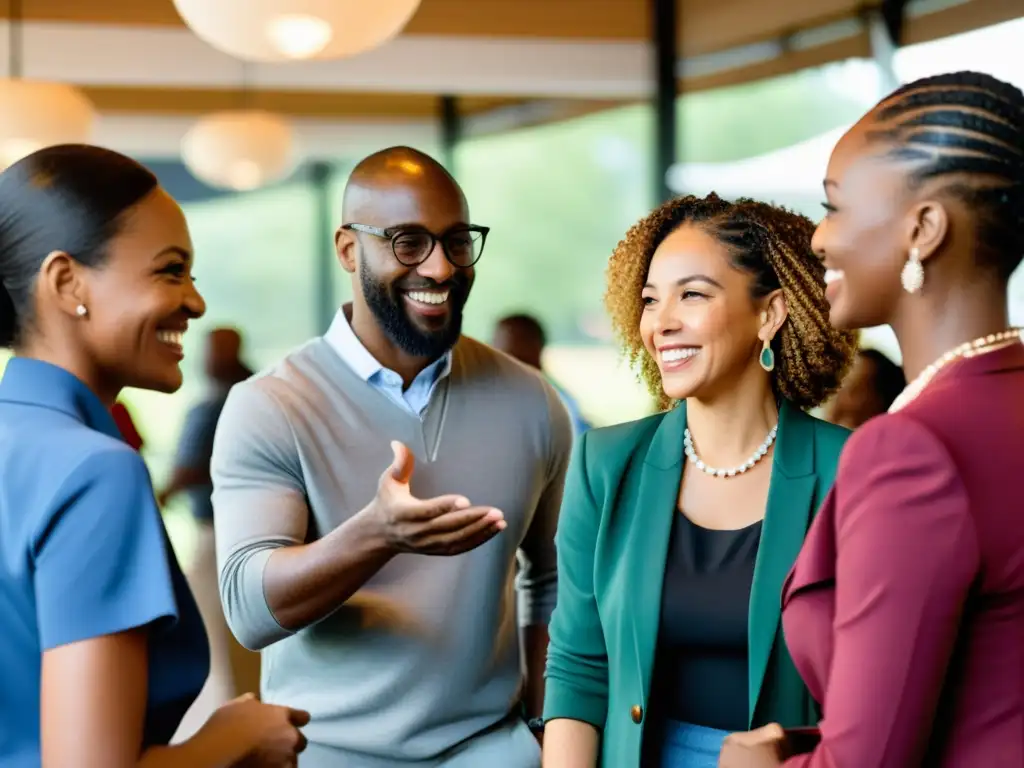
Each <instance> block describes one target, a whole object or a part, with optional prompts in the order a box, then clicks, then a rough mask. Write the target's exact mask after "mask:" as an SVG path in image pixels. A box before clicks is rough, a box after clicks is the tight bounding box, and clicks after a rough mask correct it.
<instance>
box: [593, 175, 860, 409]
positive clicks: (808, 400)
mask: <svg viewBox="0 0 1024 768" xmlns="http://www.w3.org/2000/svg"><path fill="white" fill-rule="evenodd" d="M686 224H694V225H697V226H700V227H702V228H703V229H705V231H706V232H708V233H709V234H711V235H712V236H714V237H716V238H717V239H718V240H719V241H720V242H721V243H722V244H723V245H725V246H726V248H728V250H729V252H730V254H731V255H732V260H733V261H732V263H733V266H734V267H736V268H737V269H739V270H741V271H743V272H745V273H747V274H748V275H750V278H751V286H750V292H751V297H752V298H754V299H760V298H763V297H765V296H767V295H768V294H770V293H771V292H772V291H775V290H778V289H780V288H781V289H782V293H783V296H784V297H785V300H786V306H787V308H788V317H787V319H786V321H785V323H783V325H782V328H781V329H780V330H779V333H777V334H776V336H775V338H774V339H773V340H772V350H773V351H774V352H775V358H776V363H775V370H774V371H773V373H772V386H773V389H774V390H775V392H776V395H777V396H779V397H784V398H786V399H787V400H789V401H790V402H792V403H793V404H794V405H796V406H798V407H800V408H813V407H814V406H817V405H820V404H821V403H823V402H824V401H825V400H827V399H828V397H829V396H830V395H831V394H832V393H834V392H835V391H836V390H837V389H838V388H839V385H840V383H841V382H842V377H843V375H844V374H845V373H846V371H847V369H848V368H849V366H850V364H851V362H852V361H853V357H854V355H855V353H856V347H857V337H856V334H854V333H847V332H841V331H837V330H836V329H834V328H833V327H832V325H831V324H830V323H829V321H828V303H827V301H826V299H825V268H824V266H823V265H822V263H821V262H820V261H819V260H818V258H817V257H816V256H815V255H814V254H813V253H812V251H811V236H812V235H813V234H814V224H813V223H812V222H811V221H810V220H809V219H808V218H806V217H805V216H801V215H799V214H796V213H792V212H790V211H788V210H786V209H784V208H779V207H775V206H772V205H768V204H766V203H760V202H757V201H755V200H748V199H740V200H737V201H736V202H734V203H733V202H728V201H726V200H723V199H721V198H720V197H718V196H717V195H715V194H714V193H712V194H711V195H709V196H708V197H705V198H699V197H694V196H687V197H681V198H677V199H675V200H671V201H669V202H667V203H665V204H664V205H662V206H660V207H659V208H657V209H655V210H654V211H653V212H652V213H650V214H649V215H648V216H646V217H645V218H643V219H641V220H640V221H639V222H637V223H636V224H634V225H633V226H632V227H631V228H630V230H629V231H628V232H627V233H626V236H625V238H623V240H622V241H621V242H620V243H619V244H618V246H617V247H616V249H615V251H614V252H613V253H612V257H611V259H610V261H609V263H608V270H607V278H608V287H607V290H606V292H605V306H606V307H607V309H608V313H609V315H610V316H611V320H612V325H613V328H614V330H615V334H616V337H617V338H618V340H619V342H620V343H621V345H622V347H623V350H624V353H625V356H626V358H627V360H628V361H629V363H630V364H631V365H633V366H635V367H637V368H638V369H639V375H640V379H641V380H642V381H643V382H644V383H646V385H647V387H648V389H649V390H650V391H651V393H652V394H653V395H654V396H655V397H656V398H657V399H658V402H659V405H660V406H661V407H669V406H670V405H671V402H670V401H669V399H668V397H667V396H666V395H665V393H664V389H663V388H662V383H661V374H660V372H659V370H658V365H657V363H656V362H655V360H654V359H653V358H652V357H651V356H650V355H649V354H648V353H647V350H646V348H645V347H644V344H643V339H642V338H641V336H640V318H641V315H642V314H643V300H642V298H641V296H642V292H643V287H644V284H645V282H646V281H647V272H648V270H649V268H650V264H651V259H652V258H653V256H654V252H655V250H656V249H657V248H658V246H659V245H660V244H661V242H662V241H663V240H664V239H665V238H666V237H668V235H669V234H671V233H672V232H673V231H675V230H676V229H678V228H679V227H681V226H683V225H686Z"/></svg>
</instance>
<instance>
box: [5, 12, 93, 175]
mask: <svg viewBox="0 0 1024 768" xmlns="http://www.w3.org/2000/svg"><path fill="white" fill-rule="evenodd" d="M9 9H10V13H9V17H10V18H9V19H8V33H9V39H8V49H9V50H8V53H9V65H8V76H7V77H6V78H2V79H0V170H3V169H4V168H6V167H7V166H9V165H11V164H13V163H16V162H17V161H18V160H20V159H21V158H23V157H25V156H26V155H30V154H32V153H33V152H35V151H36V150H39V149H42V148H43V147H49V146H53V145H54V144H85V143H88V142H89V141H90V139H91V138H92V131H93V125H94V123H95V120H96V114H95V111H94V109H93V106H92V104H91V103H90V102H89V99H87V98H86V96H85V94H83V93H82V92H81V91H80V90H78V89H77V88H74V87H73V86H70V85H66V84H64V83H53V82H47V81H42V80H23V79H22V78H21V72H22V46H21V43H22V40H21V31H22V30H21V3H20V2H18V0H11V2H10V3H9Z"/></svg>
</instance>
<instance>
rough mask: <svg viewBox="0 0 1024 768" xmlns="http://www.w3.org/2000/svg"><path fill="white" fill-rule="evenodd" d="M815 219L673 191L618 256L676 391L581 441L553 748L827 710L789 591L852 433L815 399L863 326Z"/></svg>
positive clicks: (564, 515) (551, 675) (573, 764)
mask: <svg viewBox="0 0 1024 768" xmlns="http://www.w3.org/2000/svg"><path fill="white" fill-rule="evenodd" d="M813 231H814V225H813V224H812V223H811V221H810V220H808V219H807V218H805V217H803V216H799V215H797V214H794V213H790V212H789V211H786V210H784V209H781V208H776V207H773V206H770V205H767V204H764V203H759V202H755V201H750V200H740V201H737V202H735V203H732V202H727V201H725V200H722V199H720V198H719V197H717V196H716V195H711V196H709V197H707V198H696V197H683V198H679V199H676V200H672V201H671V202H668V203H665V204H664V205H663V206H661V207H660V208H658V209H656V210H655V211H654V212H653V213H651V214H650V215H648V216H647V217H645V218H644V219H642V220H641V221H640V222H639V223H637V224H636V225H634V226H633V227H632V228H631V229H630V230H629V232H628V233H627V234H626V236H625V238H624V239H623V240H622V242H621V243H620V244H619V246H618V247H617V249H616V250H615V252H614V253H613V255H612V258H611V261H610V263H609V267H608V288H607V292H606V294H605V303H606V306H607V308H608V311H609V313H610V315H611V319H612V324H613V326H614V328H615V331H616V335H617V336H618V338H619V340H620V341H621V343H622V345H623V347H624V349H625V352H626V356H627V358H628V361H629V362H630V363H631V364H633V365H636V366H638V367H639V369H640V371H641V372H642V378H643V380H644V382H645V383H646V384H647V385H648V387H649V389H650V390H651V392H652V393H653V394H654V395H655V396H656V397H658V398H659V399H660V401H661V403H662V406H663V407H664V408H666V409H667V410H664V411H663V412H662V413H659V414H657V415H654V416H650V417H648V418H645V419H641V420H639V421H634V422H630V423H627V424H622V425H619V426H615V427H609V428H605V429H594V430H590V431H589V432H587V433H585V434H584V435H583V436H582V437H581V438H580V440H579V441H578V443H577V447H576V449H575V450H574V453H573V462H572V465H571V467H570V470H569V474H568V477H567V480H566V488H565V498H564V502H563V505H562V511H561V518H560V521H559V525H558V536H557V539H556V542H557V548H558V576H559V580H558V603H557V606H556V608H555V613H554V616H553V617H552V621H551V645H550V648H549V652H548V665H547V689H546V700H545V706H544V718H545V732H544V766H545V768H595V766H598V765H600V766H602V768H636V767H637V766H641V765H642V766H644V767H645V768H648V767H650V768H713V766H715V765H716V764H717V761H718V753H719V750H720V748H721V745H722V740H723V739H724V738H725V736H726V735H727V734H728V733H729V732H730V731H732V730H735V729H736V726H741V727H750V726H751V725H763V724H765V723H769V722H772V721H779V722H782V723H785V724H786V725H788V726H802V725H808V724H813V723H814V722H816V721H817V710H816V706H815V703H814V701H813V700H812V698H811V696H810V694H809V693H808V691H807V689H806V687H805V686H804V684H803V682H802V681H801V680H800V677H799V675H797V673H796V670H795V669H794V668H793V663H792V661H791V660H790V657H789V652H788V651H787V648H786V643H785V638H784V637H783V634H782V628H781V626H780V622H779V613H780V606H779V594H780V591H781V588H782V581H783V579H784V577H785V575H786V573H787V571H788V570H789V567H790V566H791V565H792V562H793V558H794V557H795V556H796V553H797V552H798V551H799V549H800V545H801V544H802V542H803V539H804V535H805V534H806V532H807V528H808V525H809V523H810V521H811V520H812V519H813V517H814V515H815V513H816V512H817V509H818V505H819V504H820V503H821V501H822V499H823V498H824V496H825V493H826V492H827V490H828V487H829V485H831V483H832V478H833V476H834V474H835V471H836V464H837V462H838V459H839V452H840V449H841V448H842V445H843V443H844V442H845V440H846V438H847V436H848V434H849V432H848V431H847V430H846V429H843V428H841V427H837V426H835V425H833V424H828V423H827V422H824V421H821V420H819V419H815V418H813V417H811V416H810V415H808V414H807V413H806V411H807V410H808V409H810V408H814V407H816V406H818V405H820V404H821V403H822V402H823V401H824V400H826V399H827V398H828V397H829V396H830V395H831V394H832V393H833V392H835V391H836V390H837V389H838V388H839V384H840V381H841V379H842V375H843V374H844V373H845V371H846V370H847V369H848V368H849V366H850V364H851V362H852V359H853V355H854V350H855V347H856V337H855V336H854V335H853V334H847V333H840V332H838V331H836V330H835V329H833V328H832V326H830V325H829V322H828V305H827V303H826V301H825V281H824V273H825V269H824V267H823V266H822V265H821V262H820V261H819V260H818V258H817V257H816V256H815V255H814V253H813V252H812V251H811V234H812V233H813Z"/></svg>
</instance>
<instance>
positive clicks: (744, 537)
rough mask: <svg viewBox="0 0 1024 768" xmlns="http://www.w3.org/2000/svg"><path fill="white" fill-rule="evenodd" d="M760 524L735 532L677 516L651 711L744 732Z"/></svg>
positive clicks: (663, 599) (667, 573)
mask: <svg viewBox="0 0 1024 768" xmlns="http://www.w3.org/2000/svg"><path fill="white" fill-rule="evenodd" d="M760 540H761V523H760V522H757V523H754V524H753V525H750V526H747V527H746V528H741V529H739V530H735V531H717V530H709V529H707V528H701V527H700V526H698V525H695V524H694V523H692V522H691V521H690V519H689V518H687V517H686V516H685V515H682V514H679V513H678V512H677V513H676V514H675V521H674V522H673V523H672V541H671V542H670V544H669V551H668V560H667V562H666V567H665V582H664V589H663V590H662V597H661V625H660V628H659V631H658V649H657V656H656V659H655V667H654V670H655V674H654V684H653V686H652V687H653V690H652V698H653V703H654V704H655V707H654V708H653V709H652V712H653V713H655V714H656V715H660V716H661V717H664V718H669V719H672V720H678V721H681V722H686V723H693V724H694V725H703V726H707V727H709V728H719V729H722V730H727V731H745V730H747V719H748V702H747V698H748V697H747V650H748V649H747V623H748V622H747V613H748V608H749V604H750V585H751V583H752V581H753V578H754V562H755V558H756V557H757V547H758V544H759V543H760Z"/></svg>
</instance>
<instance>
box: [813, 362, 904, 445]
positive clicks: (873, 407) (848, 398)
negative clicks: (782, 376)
mask: <svg viewBox="0 0 1024 768" xmlns="http://www.w3.org/2000/svg"><path fill="white" fill-rule="evenodd" d="M906 386H907V379H906V377H905V376H904V375H903V369H902V368H901V367H900V366H898V365H896V363H894V362H893V361H892V360H890V359H889V358H888V357H886V356H885V355H884V354H883V353H882V352H879V351H878V350H877V349H859V350H857V357H856V359H855V360H854V362H853V367H852V368H851V369H850V372H849V373H848V374H847V375H846V377H845V378H844V379H843V386H842V387H841V388H840V390H839V392H837V393H836V396H835V397H833V398H832V399H831V400H830V401H829V403H828V405H827V406H826V407H825V418H826V419H827V420H828V421H831V422H832V423H833V424H839V425H840V426H843V427H846V428H847V429H857V427H859V426H861V425H862V424H863V423H864V422H866V421H867V420H868V419H872V418H874V417H875V416H880V415H881V414H883V413H885V412H886V411H888V410H889V406H891V405H892V404H893V401H894V400H895V399H896V398H897V397H898V396H899V394H900V392H902V391H903V389H904V387H906Z"/></svg>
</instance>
